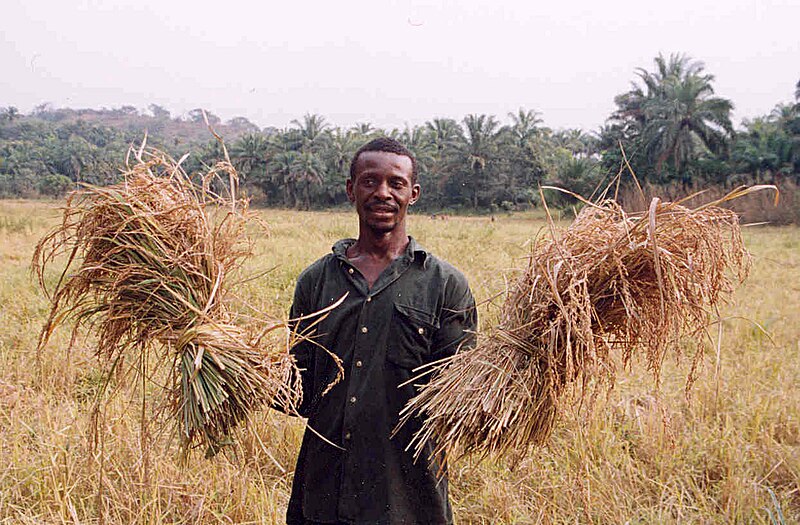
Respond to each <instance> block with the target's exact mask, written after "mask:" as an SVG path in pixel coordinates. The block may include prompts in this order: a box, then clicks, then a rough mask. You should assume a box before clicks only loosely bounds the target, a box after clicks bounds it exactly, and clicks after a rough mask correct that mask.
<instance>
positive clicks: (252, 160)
mask: <svg viewBox="0 0 800 525" xmlns="http://www.w3.org/2000/svg"><path fill="white" fill-rule="evenodd" d="M268 145H269V144H268V142H267V138H266V137H265V136H264V135H262V134H261V133H248V134H246V135H243V136H242V137H241V138H240V139H239V140H237V141H236V142H234V143H233V145H232V146H231V151H230V154H231V162H233V165H234V167H235V168H236V169H237V170H238V171H239V174H241V175H242V177H243V178H244V179H248V178H251V177H254V178H262V179H263V178H266V176H267V163H268V161H269V159H268ZM254 182H256V183H257V181H254Z"/></svg>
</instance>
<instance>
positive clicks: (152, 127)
mask: <svg viewBox="0 0 800 525" xmlns="http://www.w3.org/2000/svg"><path fill="white" fill-rule="evenodd" d="M207 115H208V118H209V122H210V123H211V124H212V125H213V126H214V129H215V130H216V131H217V132H218V133H219V134H220V135H221V136H223V137H224V138H225V141H226V142H232V141H234V140H236V139H237V138H239V137H241V136H242V135H245V134H247V133H252V132H259V131H261V129H260V128H259V127H258V126H257V125H255V124H254V123H252V122H250V121H249V120H248V119H247V118H245V117H235V118H232V119H230V120H228V121H226V122H222V121H221V120H220V118H219V117H217V116H216V115H214V114H213V113H209V112H207ZM18 118H19V119H20V120H23V121H24V120H43V121H47V122H52V123H60V124H71V123H79V122H82V123H84V124H87V125H90V126H100V127H107V128H112V129H116V130H119V131H122V132H126V133H134V134H137V135H144V132H145V131H147V133H148V135H149V136H151V137H154V138H158V139H159V142H161V143H163V144H168V145H169V146H171V147H180V146H184V145H190V144H198V143H203V142H207V141H208V140H209V139H210V138H211V137H210V135H209V131H208V128H207V126H206V124H205V121H204V119H203V114H202V110H201V109H200V108H197V109H193V110H191V111H190V112H188V114H187V116H186V117H183V118H182V117H172V115H171V114H170V112H169V111H168V110H166V109H164V108H163V107H161V106H158V105H155V104H151V105H150V107H149V111H148V112H142V111H140V110H138V109H137V108H135V107H133V106H122V107H120V108H113V109H107V108H102V109H71V108H53V107H51V106H50V105H47V104H45V105H41V106H38V107H37V108H36V109H34V111H33V112H31V113H30V114H29V115H20V116H19V117H18Z"/></svg>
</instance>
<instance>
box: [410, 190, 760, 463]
mask: <svg viewBox="0 0 800 525" xmlns="http://www.w3.org/2000/svg"><path fill="white" fill-rule="evenodd" d="M739 194H741V191H740V192H739ZM732 196H736V195H734V194H732ZM729 198H731V197H730V196H729V197H728V199H729ZM720 203H721V201H720V202H717V203H715V204H720ZM586 204H587V206H586V207H585V208H583V210H582V211H581V212H580V213H579V215H578V216H577V218H576V219H575V221H574V222H573V223H572V225H570V226H569V227H568V228H567V229H566V231H563V232H562V233H561V234H560V235H558V234H556V232H555V231H554V228H552V221H551V222H550V225H551V230H553V232H552V233H553V235H552V238H551V239H550V240H546V241H539V242H538V243H536V244H535V245H534V246H533V248H532V253H531V255H530V257H529V258H528V263H527V268H525V269H524V271H522V272H521V275H519V277H518V279H516V281H515V282H514V283H513V285H511V286H510V289H509V290H508V291H507V295H506V299H505V302H504V304H503V306H502V309H501V312H500V320H499V324H498V326H497V327H496V328H494V329H492V330H490V331H489V332H488V333H486V334H482V335H480V336H479V338H478V341H477V344H476V346H475V347H473V348H471V349H468V350H462V351H461V352H460V353H457V354H456V355H455V356H453V357H452V358H450V359H448V360H446V361H443V362H440V363H439V364H437V365H435V367H434V369H433V371H432V373H433V377H432V378H431V380H430V382H429V383H427V384H426V385H425V386H423V387H422V388H421V390H420V393H419V394H418V395H417V396H416V397H415V398H413V399H412V400H410V401H409V403H408V405H407V406H406V407H405V408H404V410H403V412H402V413H401V416H402V418H401V424H404V423H405V422H407V421H409V420H410V419H411V418H416V417H420V418H421V419H422V420H423V423H422V426H421V428H420V430H419V431H418V432H417V434H416V435H415V438H414V440H413V442H412V443H411V444H410V445H409V447H411V446H414V447H415V449H416V454H417V455H419V454H420V453H421V451H422V450H423V445H424V444H425V443H426V442H427V441H428V440H430V439H432V438H433V440H434V441H433V442H434V444H435V449H434V453H433V454H434V455H438V456H448V455H450V456H452V455H462V454H467V453H472V452H474V453H478V454H492V453H503V452H505V451H508V450H510V449H515V450H520V451H522V450H525V449H527V447H529V446H530V445H538V444H543V443H544V442H545V441H546V440H547V438H548V437H549V435H550V433H551V431H552V429H553V426H554V423H555V421H556V419H557V416H558V407H559V399H560V398H561V397H562V395H563V394H564V393H565V391H568V390H569V391H571V392H573V393H577V394H578V395H579V396H580V397H582V396H584V395H586V392H588V391H596V388H597V386H598V385H605V386H607V387H611V386H613V384H614V381H615V364H614V363H615V361H614V359H615V356H616V355H618V356H619V357H620V358H621V362H622V363H623V364H624V365H627V364H628V363H629V362H630V360H631V358H632V357H633V356H634V355H636V356H640V357H641V358H642V359H643V360H644V362H645V363H646V365H647V367H648V368H649V370H650V371H651V372H652V374H653V377H654V379H655V381H656V383H657V382H658V378H659V374H660V370H661V366H662V363H663V361H664V358H665V356H666V354H667V353H668V351H670V350H672V351H674V352H680V346H679V344H678V341H679V339H680V338H681V337H682V336H697V340H700V339H702V338H701V337H699V336H701V333H702V332H703V331H704V330H705V328H706V327H707V325H708V323H709V313H710V312H712V311H713V310H714V309H715V308H716V307H717V305H718V304H719V303H720V302H721V301H722V300H723V299H724V298H725V297H726V296H727V295H728V294H730V292H732V290H733V284H734V282H733V281H734V280H736V281H742V280H743V279H744V278H745V277H746V275H747V273H748V269H749V265H750V260H749V255H748V253H747V251H746V250H745V248H744V246H743V244H742V238H741V234H740V228H739V221H738V217H737V216H736V214H735V213H734V212H732V211H730V210H727V209H723V208H721V207H719V206H717V205H706V206H703V207H700V208H697V209H694V210H693V209H689V208H687V207H685V206H683V205H681V204H680V203H670V202H660V201H659V200H658V199H654V200H653V201H652V204H651V206H650V208H649V211H648V212H647V213H642V214H631V215H629V214H627V213H626V212H625V211H624V210H623V209H622V208H621V207H620V206H619V205H618V204H617V203H616V202H614V201H613V200H609V201H605V202H603V203H600V204H595V203H588V202H587V203H586ZM697 348H698V351H696V352H695V356H694V361H693V367H692V373H690V378H689V381H688V383H687V388H688V387H689V386H690V384H691V381H692V375H693V373H694V368H695V365H696V364H697V359H698V358H699V357H700V355H701V354H700V352H699V350H700V348H701V347H700V344H699V343H698V347H697ZM589 386H591V388H588V387H589Z"/></svg>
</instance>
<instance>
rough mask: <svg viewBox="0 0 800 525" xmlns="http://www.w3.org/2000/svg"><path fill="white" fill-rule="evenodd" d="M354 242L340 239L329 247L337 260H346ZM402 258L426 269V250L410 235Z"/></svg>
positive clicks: (353, 240)
mask: <svg viewBox="0 0 800 525" xmlns="http://www.w3.org/2000/svg"><path fill="white" fill-rule="evenodd" d="M355 242H356V240H355V239H342V240H340V241H337V242H336V243H335V244H334V245H333V246H332V247H331V249H332V250H333V254H334V255H335V256H336V257H337V258H339V259H344V260H347V249H348V248H349V247H350V246H352V245H353V244H355ZM404 256H406V257H408V258H409V260H411V261H419V263H420V264H421V265H422V267H423V268H427V262H428V250H426V249H425V247H423V246H422V245H421V244H419V243H418V242H417V240H416V239H414V237H412V236H410V235H409V236H408V246H406V251H405V254H404Z"/></svg>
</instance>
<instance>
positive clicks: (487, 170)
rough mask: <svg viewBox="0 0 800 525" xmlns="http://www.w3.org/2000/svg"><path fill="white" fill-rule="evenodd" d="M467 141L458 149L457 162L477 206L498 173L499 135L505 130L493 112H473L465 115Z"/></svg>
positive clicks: (476, 206)
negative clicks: (495, 170)
mask: <svg viewBox="0 0 800 525" xmlns="http://www.w3.org/2000/svg"><path fill="white" fill-rule="evenodd" d="M463 122H464V130H465V133H464V141H463V142H460V143H457V144H456V145H455V148H454V153H455V155H456V157H455V161H456V162H457V164H458V165H459V166H460V168H461V176H462V177H463V180H462V185H464V186H465V187H466V189H467V192H468V195H467V197H468V199H469V202H470V204H471V205H472V207H473V208H475V209H477V208H478V204H479V199H480V197H481V196H483V194H485V193H486V190H487V189H488V187H489V185H490V183H491V182H495V181H490V180H489V179H490V177H492V176H493V175H494V174H495V173H494V170H493V166H492V162H493V161H494V160H495V156H496V153H497V148H498V137H499V135H500V134H501V133H502V130H499V129H498V127H499V123H498V122H497V120H496V119H495V118H494V116H492V115H476V114H471V115H467V116H466V117H464V121H463Z"/></svg>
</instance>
